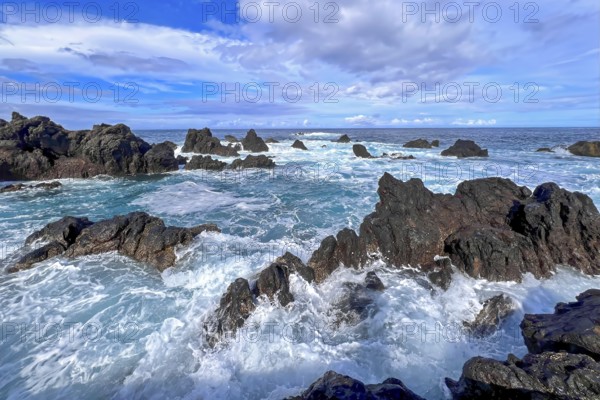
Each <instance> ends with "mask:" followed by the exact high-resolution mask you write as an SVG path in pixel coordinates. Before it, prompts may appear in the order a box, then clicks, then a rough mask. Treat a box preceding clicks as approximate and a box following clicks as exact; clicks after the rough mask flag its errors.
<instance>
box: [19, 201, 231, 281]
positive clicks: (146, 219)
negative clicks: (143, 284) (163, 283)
mask: <svg viewBox="0 0 600 400" xmlns="http://www.w3.org/2000/svg"><path fill="white" fill-rule="evenodd" d="M205 231H212V232H219V228H217V226H216V225H212V224H208V225H199V226H196V227H193V228H178V227H170V226H169V227H168V226H165V224H164V222H163V220H161V219H160V218H156V217H152V216H150V215H148V214H146V213H143V212H134V213H130V214H127V215H121V216H117V217H114V218H111V219H107V220H103V221H100V222H96V223H93V222H91V221H89V220H88V219H87V218H75V217H64V218H62V219H60V220H58V221H56V222H52V223H50V224H48V225H46V226H45V227H44V228H42V229H41V230H39V231H37V232H34V233H33V234H31V235H30V236H29V237H28V238H27V239H26V241H25V244H26V245H28V246H29V245H31V244H33V243H34V242H37V241H42V242H45V243H46V244H45V245H43V246H42V247H40V248H38V249H35V250H33V251H31V252H29V253H28V254H26V255H25V256H23V257H22V258H21V259H20V260H19V261H18V262H17V263H16V264H15V265H14V266H13V267H12V268H10V269H9V270H8V272H17V271H21V270H24V269H29V268H31V267H32V266H33V265H34V264H36V263H38V262H41V261H44V260H47V259H49V258H52V257H56V256H58V255H64V256H66V257H69V258H74V257H78V256H85V255H90V254H100V253H106V252H110V251H117V252H118V253H119V254H122V255H125V256H127V257H131V258H133V259H134V260H137V261H140V262H145V263H148V264H150V265H153V266H155V267H156V268H158V270H160V271H163V270H165V269H167V268H169V267H171V266H173V265H174V264H175V261H176V256H175V248H176V247H177V246H180V245H183V246H185V245H188V244H189V243H191V241H192V240H193V239H194V237H196V236H198V235H199V234H200V233H202V232H205Z"/></svg>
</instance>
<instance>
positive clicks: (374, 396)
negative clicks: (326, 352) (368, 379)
mask: <svg viewBox="0 0 600 400" xmlns="http://www.w3.org/2000/svg"><path fill="white" fill-rule="evenodd" d="M359 399H360V400H423V398H422V397H419V396H417V395H416V394H415V393H413V392H411V391H410V390H409V389H408V388H407V387H406V386H405V385H404V383H402V381H400V380H399V379H395V378H389V379H386V380H385V381H383V382H382V383H380V384H376V385H365V384H364V383H362V382H361V381H359V380H356V379H354V378H351V377H349V376H347V375H341V374H338V373H336V372H334V371H328V372H326V373H325V375H323V376H322V377H321V378H319V379H318V380H317V381H316V382H314V383H313V384H312V385H310V387H309V388H308V389H307V390H306V391H304V392H303V393H302V394H301V395H299V396H294V397H288V398H287V399H286V400H359Z"/></svg>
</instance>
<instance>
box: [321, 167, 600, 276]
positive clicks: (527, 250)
mask: <svg viewBox="0 0 600 400" xmlns="http://www.w3.org/2000/svg"><path fill="white" fill-rule="evenodd" d="M378 193H379V197H380V202H379V203H378V204H377V206H376V209H375V212H374V213H372V214H371V215H368V216H367V217H365V219H364V220H363V223H362V224H361V226H360V232H359V234H358V235H357V234H356V233H355V232H354V231H351V230H342V231H340V233H339V234H338V236H337V237H333V236H330V237H327V238H325V239H324V240H323V242H322V243H321V246H320V247H319V248H318V249H317V250H316V251H315V252H314V254H313V255H312V257H311V259H310V260H309V266H311V267H312V268H313V269H314V270H315V274H316V277H317V281H318V282H321V281H323V280H324V279H325V278H327V276H329V275H330V274H331V272H333V271H334V270H335V269H336V268H338V267H339V266H340V265H344V266H346V267H351V268H360V267H361V266H362V265H364V264H365V263H366V262H367V261H369V260H372V259H374V258H382V259H383V261H385V262H386V263H388V264H389V265H392V266H396V267H401V266H403V265H411V266H413V267H420V268H422V269H424V270H425V271H428V269H430V268H431V266H432V263H433V262H434V260H435V259H436V258H437V257H438V255H441V256H446V257H450V258H451V260H452V264H453V265H454V266H456V268H457V269H458V270H460V271H462V272H465V273H466V274H468V275H470V276H472V277H474V278H484V279H488V280H492V281H507V280H512V281H520V280H521V279H522V276H523V274H525V273H527V272H529V273H532V274H533V275H534V276H535V277H537V278H543V277H548V276H550V274H551V273H552V272H553V271H554V270H555V268H556V266H557V265H559V264H562V265H570V266H572V267H574V268H576V269H578V270H580V271H582V272H584V273H586V274H590V275H595V274H599V273H600V258H599V257H598V256H597V255H598V252H600V215H599V213H598V210H597V209H596V207H595V206H594V204H593V202H592V200H591V199H590V198H589V197H588V196H586V195H584V194H581V193H576V192H575V193H572V192H568V191H566V190H564V189H560V188H559V187H558V186H556V185H555V184H552V183H548V184H543V185H540V186H538V188H536V190H535V191H534V193H533V195H532V193H531V191H530V190H529V189H527V188H525V187H519V186H517V185H516V184H514V183H513V182H511V181H510V180H508V179H501V178H487V179H478V180H474V181H465V182H462V183H461V184H460V185H459V186H458V188H457V189H456V192H455V194H454V195H447V194H434V193H432V192H431V191H429V190H428V189H427V188H426V187H425V186H424V184H423V182H422V181H421V180H418V179H411V180H410V181H408V182H402V181H399V180H397V179H395V178H394V177H392V176H391V175H389V174H387V173H386V174H384V176H383V177H382V178H381V179H380V181H379V190H378Z"/></svg>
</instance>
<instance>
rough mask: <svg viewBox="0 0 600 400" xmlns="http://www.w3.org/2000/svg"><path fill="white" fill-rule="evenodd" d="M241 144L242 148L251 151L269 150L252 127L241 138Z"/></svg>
mask: <svg viewBox="0 0 600 400" xmlns="http://www.w3.org/2000/svg"><path fill="white" fill-rule="evenodd" d="M242 146H243V147H244V150H246V151H249V152H252V153H262V152H265V151H269V146H267V144H266V143H265V141H264V140H262V138H261V137H259V136H258V135H257V134H256V132H255V131H254V129H250V130H249V131H248V133H247V134H246V137H245V138H244V140H242Z"/></svg>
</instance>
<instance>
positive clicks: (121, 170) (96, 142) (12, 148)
mask: <svg viewBox="0 0 600 400" xmlns="http://www.w3.org/2000/svg"><path fill="white" fill-rule="evenodd" d="M0 144H1V146H0V180H34V179H55V178H86V177H91V176H96V175H100V174H106V175H111V176H124V175H131V174H140V173H150V172H152V173H154V172H167V171H173V170H176V169H177V168H176V165H175V164H174V162H173V160H174V156H173V150H172V149H171V148H170V147H169V146H168V145H166V144H163V145H162V146H161V145H157V146H158V147H157V146H151V145H149V144H148V143H146V142H145V141H144V140H142V139H140V138H139V137H137V136H135V135H134V134H133V133H132V132H131V130H130V129H129V127H127V126H125V125H123V124H118V125H114V126H111V125H106V124H101V125H95V126H94V128H93V129H92V130H91V131H68V130H66V129H64V128H63V127H62V126H60V125H57V124H55V123H54V122H52V121H50V119H49V118H47V117H34V118H30V119H28V118H25V117H23V116H21V115H19V114H18V113H13V119H12V121H11V122H10V123H4V124H2V125H1V126H0Z"/></svg>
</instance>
